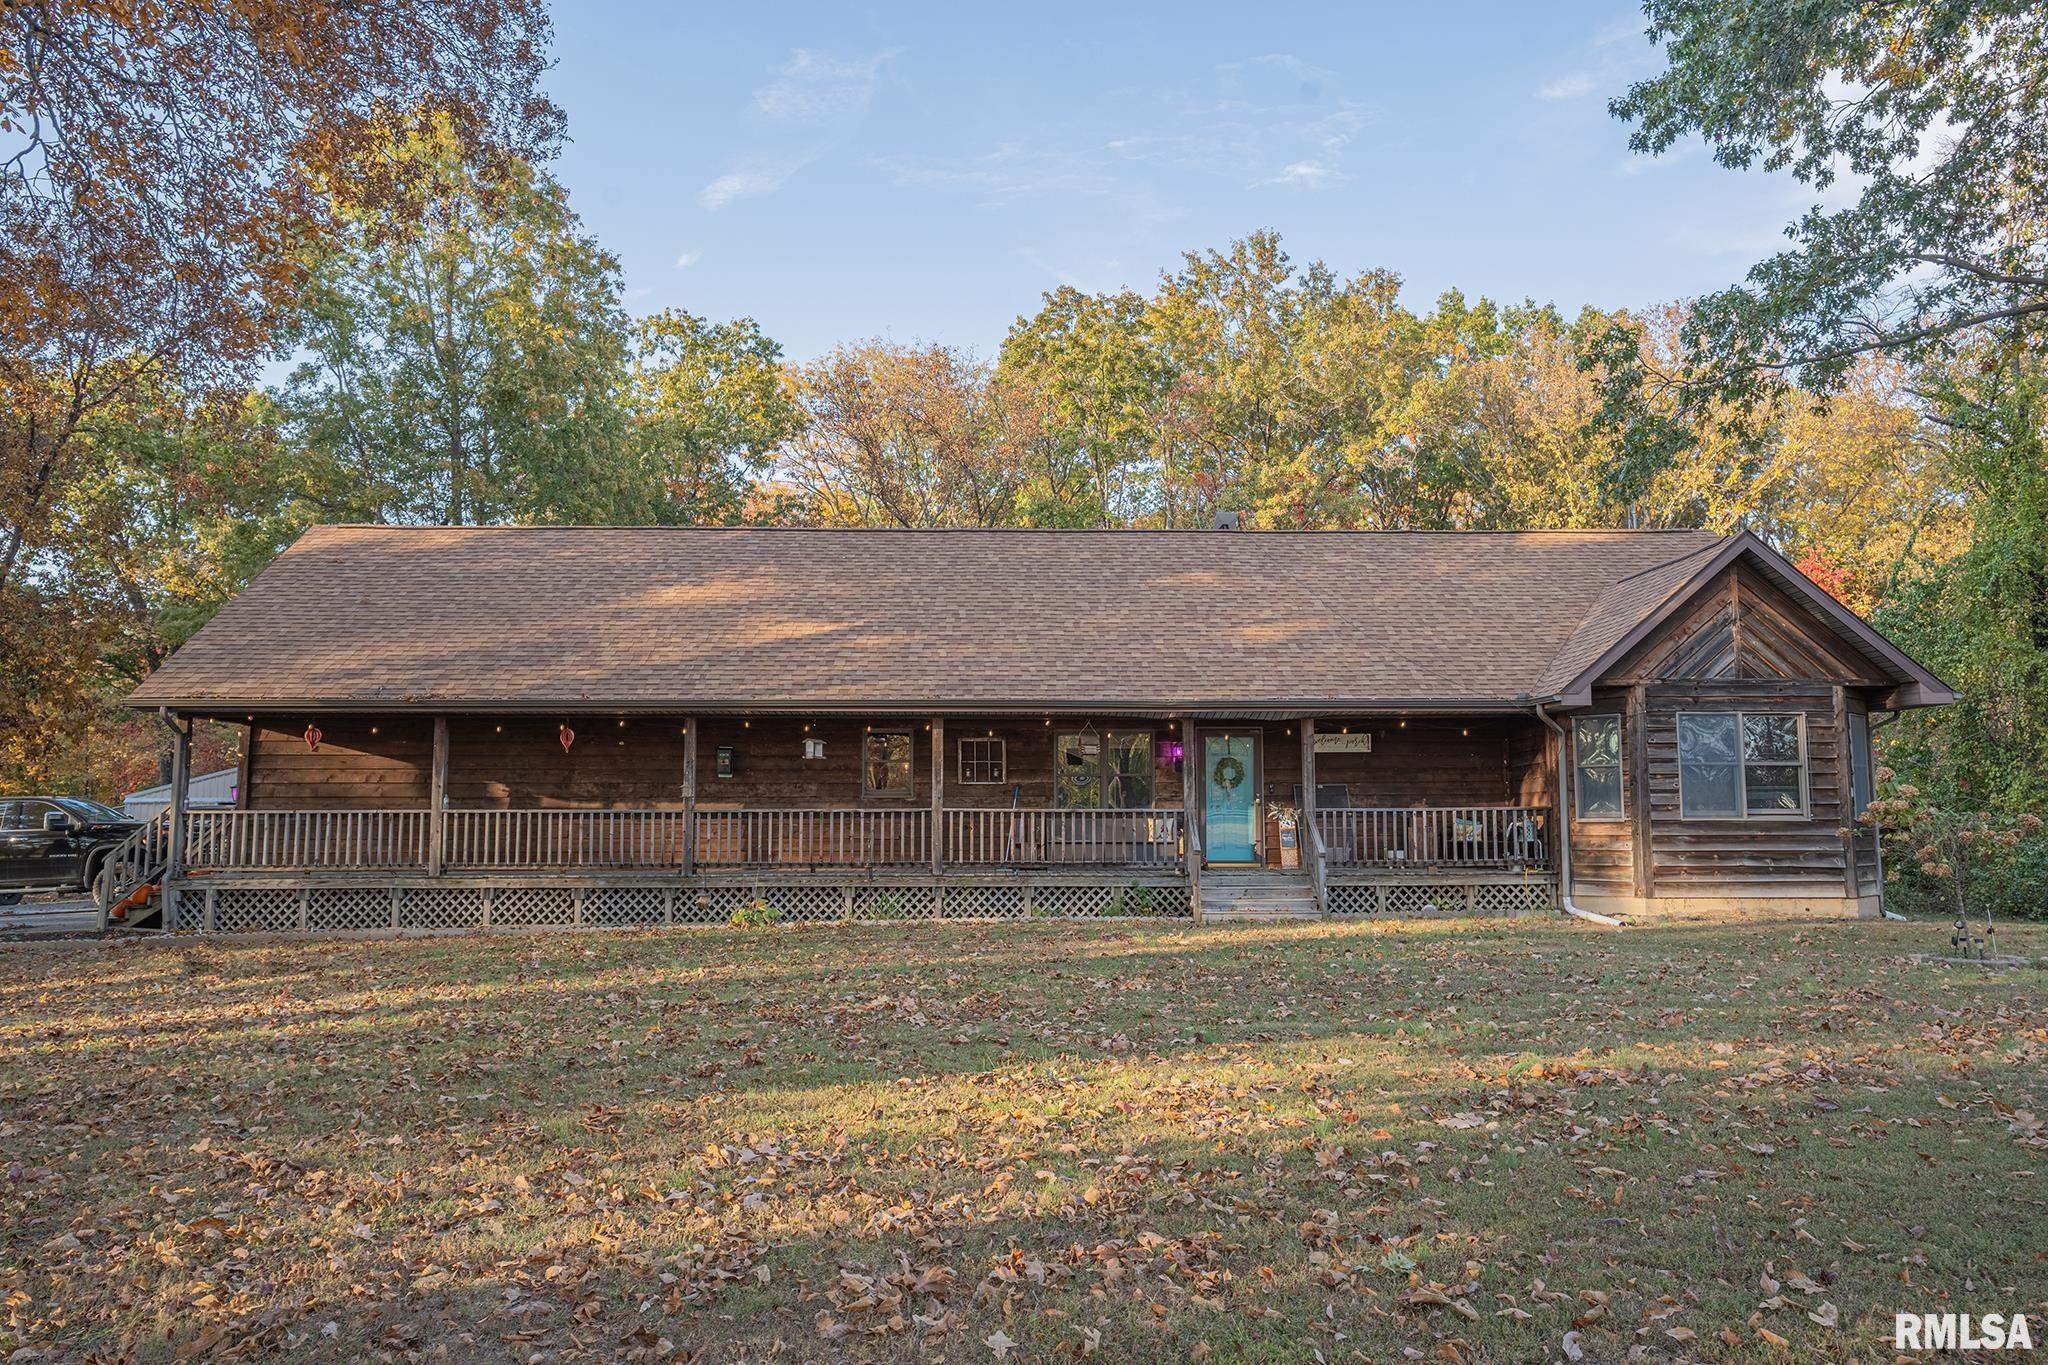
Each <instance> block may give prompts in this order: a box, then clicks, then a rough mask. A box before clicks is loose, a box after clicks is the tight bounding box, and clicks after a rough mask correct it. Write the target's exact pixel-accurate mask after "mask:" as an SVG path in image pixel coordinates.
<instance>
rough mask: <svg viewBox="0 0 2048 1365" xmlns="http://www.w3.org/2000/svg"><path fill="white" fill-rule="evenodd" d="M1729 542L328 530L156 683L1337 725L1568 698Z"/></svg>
mask: <svg viewBox="0 0 2048 1365" xmlns="http://www.w3.org/2000/svg"><path fill="white" fill-rule="evenodd" d="M1723 544H1725V542H1723V541H1722V540H1721V539H1720V538H1719V537H1716V536H1712V535H1709V534H1707V533H1704V532H1694V531H1661V532H1624V531H1531V532H1512V533H1498V534H1493V533H1436V532H1314V533H1307V532H1297V533H1288V532H1245V533H1235V534H1233V533H1227V532H1198V531H1156V532H1120V531H821V530H767V529H733V530H723V529H675V528H612V527H520V528H443V527H387V526H321V527H315V528H314V529H312V530H310V531H308V532H307V533H306V534H305V535H304V536H303V537H301V538H300V540H299V541H298V542H297V543H296V544H295V545H293V546H292V547H291V549H289V550H288V551H286V552H285V553H284V554H283V555H282V556H280V557H279V558H278V560H277V561H276V562H275V563H274V564H272V565H271V566H270V567H269V568H268V569H266V570H265V571H264V572H263V574H262V575H261V576H259V577H258V578H257V579H256V581H255V582H254V583H252V584H251V585H250V586H249V588H248V589H247V591H245V592H243V593H242V594H241V596H239V597H238V598H236V599H235V600H234V601H233V602H231V603H229V604H228V605H227V606H226V607H225V608H223V609H222V611H221V612H220V614H219V615H218V616H216V617H215V618H214V620H213V621H212V622H211V623H210V624H209V625H207V627H206V628H205V629H204V630H202V631H200V632H199V634H198V635H196V636H195V637H194V638H193V639H192V640H191V641H190V642H189V643H187V644H186V645H185V646H184V647H183V648H182V649H180V650H179V651H178V653H177V654H176V656H175V657H173V658H172V659H171V661H170V662H169V663H167V664H166V665H165V666H164V667H163V668H161V669H159V670H158V671H157V672H156V673H155V674H153V675H152V676H151V677H150V678H149V679H148V680H147V681H146V682H145V683H143V685H142V686H141V687H140V688H139V689H137V691H136V692H135V695H134V697H133V698H132V701H133V703H134V704H135V705H138V706H159V705H169V706H174V707H179V708H184V709H198V710H203V709H221V710H227V709H241V708H252V709H253V708H291V707H302V706H303V707H311V706H331V707H361V708H365V709H374V708H393V707H403V706H421V707H436V706H438V707H449V708H456V709H461V708H474V709H484V708H493V707H503V708H519V707H533V708H555V707H590V708H593V709H607V708H612V707H617V708H653V707H659V708H664V709H667V708H675V709H683V708H688V707H703V708H719V707H726V708H733V707H742V706H752V707H777V706H782V707H790V708H797V709H802V708H812V707H815V708H820V709H823V708H830V707H863V708H870V709H877V710H881V709H899V708H900V709H913V708H923V707H933V706H961V707H973V706H986V707H992V708H994V707H1021V708H1039V707H1044V708H1061V707H1103V708H1117V707H1123V708H1131V709H1152V708H1158V709H1173V708H1187V709H1201V708H1219V709H1220V708H1225V707H1242V708H1247V709H1256V708H1271V707H1286V706H1291V705H1300V704H1304V703H1316V704H1318V705H1321V706H1327V707H1330V708H1332V709H1336V708H1342V707H1345V706H1357V707H1370V706H1375V705H1396V704H1401V703H1420V702H1438V703H1445V704H1464V705H1486V704H1501V703H1513V702H1515V701H1517V700H1521V699H1526V698H1531V697H1542V696H1545V695H1548V694H1549V693H1550V692H1554V691H1555V690H1556V684H1555V682H1554V679H1556V678H1557V677H1559V676H1560V674H1562V675H1563V676H1566V677H1569V676H1570V674H1571V669H1570V665H1571V664H1572V662H1573V661H1574V660H1580V659H1592V658H1595V657H1597V656H1598V655H1599V654H1600V653H1601V652H1602V651H1603V650H1604V649H1605V648H1607V647H1609V646H1611V645H1612V644H1613V643H1614V642H1615V641H1616V640H1617V639H1619V638H1620V636H1621V635H1622V634H1623V633H1624V632H1626V631H1627V630H1628V629H1630V628H1631V627H1632V626H1634V625H1635V624H1636V623H1637V622H1638V621H1639V620H1641V619H1642V615H1643V613H1645V612H1647V611H1650V610H1653V609H1655V608H1656V607H1657V605H1658V598H1659V592H1658V589H1659V587H1660V585H1661V586H1662V587H1663V589H1664V591H1666V592H1668V591H1669V589H1670V586H1671V585H1673V584H1676V583H1679V582H1682V581H1683V579H1684V577H1685V573H1686V569H1687V563H1686V561H1690V562H1691V563H1694V564H1696V563H1698V562H1699V558H1698V557H1699V556H1702V555H1704V554H1706V553H1707V552H1709V551H1711V550H1713V549H1714V548H1715V547H1716V546H1720V545H1723Z"/></svg>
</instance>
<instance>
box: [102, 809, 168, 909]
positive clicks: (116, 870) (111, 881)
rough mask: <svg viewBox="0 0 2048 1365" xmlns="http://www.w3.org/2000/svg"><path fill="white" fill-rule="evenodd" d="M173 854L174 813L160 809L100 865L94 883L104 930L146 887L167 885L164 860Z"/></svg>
mask: <svg viewBox="0 0 2048 1365" xmlns="http://www.w3.org/2000/svg"><path fill="white" fill-rule="evenodd" d="M170 851H171V813H170V811H169V810H167V809H166V810H160V811H158V812H157V813H156V814H155V815H152V816H150V817H149V820H148V821H147V822H146V823H145V824H144V825H143V826H142V828H141V829H138V830H136V831H135V832H134V833H133V834H131V835H129V836H128V837H127V838H126V839H124V840H122V841H121V843H120V844H118V845H117V846H116V847H115V849H114V851H113V852H112V853H109V854H108V855H107V856H106V858H105V860H104V861H102V862H101V863H100V872H99V876H98V877H97V878H96V879H95V880H94V881H93V889H92V893H93V900H94V901H95V902H97V903H98V905H99V912H100V928H101V929H105V928H106V927H107V924H108V921H109V917H110V915H111V912H112V910H113V908H114V906H116V905H118V904H119V903H121V902H122V901H125V900H127V899H128V898H129V897H130V896H132V895H134V894H135V893H136V892H137V891H139V890H141V889H142V888H143V887H145V886H156V885H160V884H161V883H162V882H163V876H164V860H165V859H166V858H168V857H169V856H170Z"/></svg>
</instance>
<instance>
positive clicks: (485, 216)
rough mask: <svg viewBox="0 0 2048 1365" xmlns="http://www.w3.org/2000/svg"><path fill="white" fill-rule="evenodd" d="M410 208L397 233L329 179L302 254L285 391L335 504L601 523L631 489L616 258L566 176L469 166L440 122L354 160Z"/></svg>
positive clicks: (382, 513)
mask: <svg viewBox="0 0 2048 1365" xmlns="http://www.w3.org/2000/svg"><path fill="white" fill-rule="evenodd" d="M357 172H358V175H359V176H360V178H361V179H362V180H364V181H366V182H370V183H380V184H381V183H385V182H392V183H395V184H396V185H397V186H398V191H397V192H398V193H399V194H401V195H402V196H403V197H404V199H405V201H406V203H407V205H408V213H407V216H406V219H405V220H404V222H403V223H402V224H401V225H399V226H396V227H394V226H393V225H392V223H391V221H390V220H389V219H388V218H387V217H386V215H385V213H384V212H383V211H382V209H381V206H380V205H379V204H377V203H375V202H363V201H360V200H358V199H357V198H355V197H354V188H353V183H354V182H349V183H344V184H337V185H336V186H335V187H334V189H333V191H332V195H333V198H334V200H335V218H336V220H337V224H338V227H337V230H336V232H335V233H334V234H333V235H331V236H329V237H325V238H322V239H320V240H318V241H316V242H314V243H312V244H311V245H310V246H309V247H308V249H307V251H306V252H305V261H304V268H305V271H306V275H307V280H308V283H307V286H306V288H305V290H304V293H303V295H302V298H301V300H300V309H299V324H298V327H297V330H296V332H295V333H294V334H293V335H292V337H291V338H290V340H291V341H292V343H294V344H295V345H296V346H297V347H299V348H300V349H301V350H303V351H304V352H305V353H307V355H308V359H307V360H305V361H304V362H303V363H302V364H301V365H300V366H299V367H298V368H297V369H296V370H295V371H294V372H293V374H292V376H291V379H290V382H289V383H288V384H287V385H286V387H285V389H284V391H283V393H282V394H281V395H280V400H279V401H280V403H281V406H282V411H283V415H284V418H285V420H286V423H287V427H288V429H289V431H290V433H291V434H292V436H293V437H294V438H295V440H296V441H297V442H298V443H299V444H300V445H301V446H302V447H303V448H304V450H305V452H306V457H307V464H308V469H309V472H310V473H311V474H312V475H313V476H314V477H315V478H316V479H317V480H318V481H319V482H320V483H322V484H323V485H324V488H325V490H326V491H325V495H324V498H325V501H326V502H327V503H328V505H329V509H330V512H331V513H334V514H345V515H352V516H356V517H360V518H362V519H365V520H391V521H434V522H448V523H455V524H460V523H465V522H479V523H485V522H496V521H529V522H530V521H543V522H544V521H565V522H572V521H604V520H609V519H613V517H614V515H615V513H616V512H617V511H618V510H619V501H620V499H621V497H622V495H630V493H631V492H633V491H635V490H636V488H637V485H636V483H635V481H633V480H631V479H630V478H629V477H628V475H629V471H631V470H632V468H633V461H632V460H631V458H630V453H629V445H628V442H627V440H626V413H625V405H624V394H623V388H624V379H625V373H626V356H627V350H628V338H627V330H626V319H625V315H624V313H623V311H622V310H621V308H620V307H619V302H618V295H619V279H618V264H617V262H616V261H614V260H613V259H612V257H611V256H610V255H609V254H607V253H606V252H604V251H602V250H600V249H599V248H598V246H597V245H596V243H595V242H594V241H592V240H591V239H590V238H589V237H587V236H584V235H582V233H581V232H580V231H579V227H580V224H579V223H578V220H577V218H576V215H575V214H574V213H573V212H571V211H570V209H569V206H568V199H567V196H566V194H565V193H564V192H563V190H562V188H561V186H559V185H557V184H556V183H555V182H554V181H553V180H551V179H549V178H548V177H547V176H546V175H544V174H543V173H541V172H540V171H538V170H537V169H535V168H534V167H532V166H530V165H527V164H525V163H523V162H517V161H514V162H511V163H508V164H506V165H505V166H503V167H502V168H500V167H482V166H477V165H474V164H471V163H470V162H469V161H468V160H466V159H465V157H464V155H463V151H462V148H461V146H460V144H459V142H458V141H457V139H456V138H455V136H454V134H453V132H452V130H451V129H450V128H449V126H448V125H447V124H446V123H445V122H443V121H442V120H439V119H431V120H428V121H426V122H424V123H423V124H421V125H420V126H418V127H415V128H413V129H410V130H407V131H405V132H403V133H401V134H398V135H396V136H394V137H393V138H391V139H390V140H388V141H387V142H386V143H385V144H383V145H382V146H380V147H378V148H377V149H376V150H375V151H373V152H372V153H371V154H370V155H369V156H368V157H366V158H365V161H364V163H363V164H362V165H361V166H359V167H358V168H357Z"/></svg>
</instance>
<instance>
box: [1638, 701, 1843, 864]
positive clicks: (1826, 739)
mask: <svg viewBox="0 0 2048 1365" xmlns="http://www.w3.org/2000/svg"><path fill="white" fill-rule="evenodd" d="M1681 711H1770V712H1775V713H1778V714H1783V713H1785V712H1787V711H1793V712H1797V713H1798V714H1799V715H1801V716H1803V717H1804V718H1805V723H1806V792H1807V813H1806V814H1805V815H1804V816H1802V817H1785V816H1773V817H1768V818H1750V819H1746V820H1687V819H1684V818H1682V817H1681V816H1680V814H1679V801H1678V715H1679V713H1680V712H1681ZM1833 713H1834V689H1833V688H1832V687H1831V686H1829V685H1827V684H1813V685H1801V684H1776V685H1771V684H1764V685H1757V684H1752V683H1746V682H1741V681H1736V682H1723V683H1706V682H1702V683H1695V684H1691V685H1672V686H1666V687H1653V688H1651V689H1650V702H1649V721H1648V735H1647V739H1648V743H1649V762H1650V769H1649V775H1650V780H1649V797H1650V844H1651V860H1650V864H1651V865H1650V882H1651V890H1650V893H1649V894H1652V895H1657V896H1692V895H1701V896H1705V895H1714V896H1734V895H1751V896H1762V895H1770V894H1772V893H1773V892H1777V891H1788V892H1793V893H1798V894H1804V895H1814V894H1816V893H1818V892H1820V891H1821V890H1822V889H1827V890H1831V891H1833V892H1834V893H1835V894H1837V895H1841V894H1846V893H1845V892H1844V889H1843V873H1842V862H1843V850H1844V841H1843V839H1842V835H1841V831H1842V828H1843V823H1844V822H1843V811H1842V796H1843V793H1842V789H1841V782H1840V779H1839V777H1838V768H1837V753H1838V746H1839V745H1840V744H1842V743H1843V742H1844V741H1845V738H1846V737H1845V736H1844V735H1843V734H1842V733H1841V731H1840V730H1839V729H1837V728H1836V726H1835V723H1834V714H1833Z"/></svg>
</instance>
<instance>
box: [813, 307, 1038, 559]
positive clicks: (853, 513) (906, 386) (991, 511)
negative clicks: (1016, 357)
mask: <svg viewBox="0 0 2048 1365" xmlns="http://www.w3.org/2000/svg"><path fill="white" fill-rule="evenodd" d="M799 381H800V393H801V396H802V403H803V407H804V412H805V415H806V417H807V419H808V424H807V425H806V427H805V429H804V432H803V434H802V435H801V436H800V437H798V438H797V440H796V441H795V442H794V444H793V445H792V447H791V449H790V452H789V454H788V456H787V457H786V458H785V460H784V461H783V463H782V466H781V468H780V469H779V471H778V473H779V474H780V476H781V477H782V478H783V479H785V480H786V481H787V482H788V484H789V486H790V487H791V488H792V489H793V490H794V492H795V493H796V495H797V497H798V498H799V499H800V500H801V504H802V508H803V515H804V516H805V517H806V518H807V519H809V520H811V521H813V522H815V523H818V524H821V525H827V526H914V527H923V526H1006V525H1012V524H1014V523H1015V519H1016V509H1017V497H1018V492H1019V489H1020V487H1021V485H1022V482H1023V480H1022V476H1021V474H1020V471H1019V470H1018V468H1017V467H1016V465H1015V464H1013V463H1012V462H1011V461H1010V460H1009V459H1008V458H1006V456H1005V454H1004V451H1003V447H1002V441H1001V430H1002V423H1001V418H1000V414H999V413H998V411H997V408H996V405H995V403H994V401H993V400H992V399H991V396H990V391H989V384H988V368H987V366H985V365H983V364H981V363H980V362H978V361H975V360H974V359H973V358H971V357H969V356H967V355H966V354H964V353H963V352H960V351H956V350H953V349H951V348H949V347H945V346H898V345H892V344H889V343H887V342H882V341H866V342H861V343H859V344H857V345H853V346H845V347H841V348H840V349H839V350H837V351H834V352H833V353H832V354H831V355H829V356H826V357H825V358H824V359H822V360H819V361H816V362H814V363H812V364H810V365H807V366H805V367H804V368H803V370H802V371H801V373H800V376H799Z"/></svg>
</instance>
